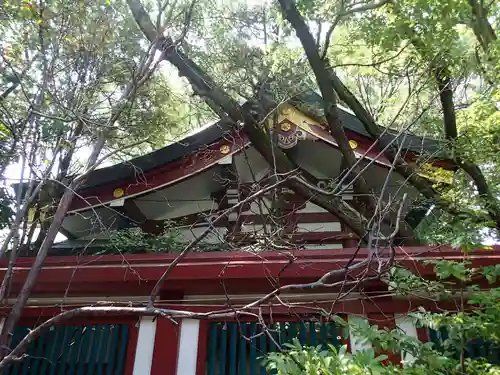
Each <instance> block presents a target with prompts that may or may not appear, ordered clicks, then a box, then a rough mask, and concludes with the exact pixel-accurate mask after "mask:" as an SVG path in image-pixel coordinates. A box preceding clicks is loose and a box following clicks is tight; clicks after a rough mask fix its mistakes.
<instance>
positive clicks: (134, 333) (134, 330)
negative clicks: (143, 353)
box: [123, 318, 139, 375]
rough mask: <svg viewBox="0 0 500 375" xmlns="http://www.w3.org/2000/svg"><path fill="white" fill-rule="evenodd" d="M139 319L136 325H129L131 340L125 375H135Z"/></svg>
mask: <svg viewBox="0 0 500 375" xmlns="http://www.w3.org/2000/svg"><path fill="white" fill-rule="evenodd" d="M137 322H138V319H137V318H136V319H135V322H134V323H131V324H129V334H128V335H129V336H128V337H129V338H128V346H127V354H126V359H125V371H124V372H123V374H124V375H133V372H134V361H135V350H136V349H137V337H138V336H139V328H138V324H137Z"/></svg>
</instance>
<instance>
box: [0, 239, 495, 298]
mask: <svg viewBox="0 0 500 375" xmlns="http://www.w3.org/2000/svg"><path fill="white" fill-rule="evenodd" d="M355 252H356V249H353V248H349V249H335V250H296V251H291V252H290V254H289V255H286V254H284V253H281V252H280V253H278V252H262V253H259V254H251V253H249V252H212V253H197V254H190V255H188V256H187V257H186V258H185V259H184V260H183V261H181V262H180V263H179V264H178V265H177V267H176V268H175V269H174V270H173V272H172V273H171V275H170V276H169V282H168V283H167V284H166V287H168V288H169V289H171V290H176V291H189V292H191V293H192V291H193V290H194V291H197V290H199V292H200V294H202V293H209V292H210V291H211V292H213V291H215V290H220V288H221V281H225V282H226V285H227V286H229V287H231V288H235V292H239V290H241V289H246V290H254V291H255V290H259V289H260V290H267V289H268V288H269V287H270V286H272V283H270V280H273V279H274V280H275V279H276V278H278V276H279V278H280V280H281V282H282V283H285V282H286V283H288V282H301V283H303V282H309V281H313V280H315V279H317V278H318V277H320V276H322V275H323V274H324V273H326V272H328V271H331V270H334V269H339V268H342V267H344V266H345V264H346V263H347V262H348V261H349V260H350V258H351V257H352V256H353V254H354V253H355ZM366 256H367V250H366V249H360V250H359V251H358V253H357V255H356V257H355V259H356V261H361V260H363V259H366ZM469 257H470V260H471V261H472V266H473V267H480V266H485V265H491V264H497V263H500V247H495V248H494V250H483V251H477V252H474V253H471V254H470V256H469ZM174 258H175V254H137V255H126V256H121V255H104V256H86V257H80V258H77V257H50V258H48V259H47V261H46V262H45V265H44V268H43V269H42V271H41V273H40V276H39V278H38V281H37V293H56V295H57V293H63V292H64V291H65V290H66V289H67V288H68V283H69V282H71V284H70V288H69V290H70V291H72V292H73V293H75V294H76V295H78V294H80V295H81V294H85V293H95V294H98V293H101V295H103V294H102V293H104V295H120V293H122V292H123V293H125V294H129V295H130V294H134V295H144V294H146V295H147V294H149V290H150V288H151V287H152V286H153V285H154V283H155V282H156V281H157V280H158V278H159V277H160V276H161V274H162V273H163V271H164V270H165V269H166V268H167V267H168V265H169V264H170V262H171V261H172V260H173V259H174ZM443 258H444V259H455V260H460V259H461V258H462V254H461V253H460V251H458V250H454V249H452V248H449V247H440V248H428V247H408V248H398V249H397V250H396V258H395V260H396V262H398V264H401V265H403V266H405V267H407V268H408V269H411V270H418V272H419V273H420V274H422V275H424V276H426V277H432V276H433V275H434V268H433V266H430V265H423V264H421V263H420V262H418V261H417V260H430V259H443ZM291 259H293V261H291ZM32 262H33V259H31V258H23V259H19V260H18V261H17V263H16V267H15V272H14V277H13V292H14V293H15V292H16V290H17V289H18V288H19V287H20V285H21V284H22V283H23V281H24V280H25V278H26V276H27V274H28V272H29V270H30V267H31V264H32ZM75 268H76V270H75ZM5 269H6V263H5V262H3V263H0V277H1V276H3V273H4V272H5ZM211 288H212V289H211ZM197 294H198V293H197Z"/></svg>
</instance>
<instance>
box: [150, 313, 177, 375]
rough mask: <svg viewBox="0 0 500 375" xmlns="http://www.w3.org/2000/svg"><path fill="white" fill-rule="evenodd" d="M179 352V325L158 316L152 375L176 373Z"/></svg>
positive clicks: (171, 374) (172, 374) (173, 374)
mask: <svg viewBox="0 0 500 375" xmlns="http://www.w3.org/2000/svg"><path fill="white" fill-rule="evenodd" d="M178 354H179V325H174V324H173V323H172V322H171V321H170V320H168V319H166V318H158V319H157V321H156V336H155V346H154V351H153V362H152V366H151V375H175V374H176V370H177V356H178Z"/></svg>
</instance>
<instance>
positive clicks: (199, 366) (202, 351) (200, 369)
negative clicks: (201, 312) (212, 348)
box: [196, 320, 210, 375]
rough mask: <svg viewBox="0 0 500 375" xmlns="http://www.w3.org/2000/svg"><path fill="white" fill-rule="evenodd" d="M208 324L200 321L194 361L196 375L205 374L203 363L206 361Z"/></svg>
mask: <svg viewBox="0 0 500 375" xmlns="http://www.w3.org/2000/svg"><path fill="white" fill-rule="evenodd" d="M209 326H210V322H208V321H206V320H201V321H200V334H199V336H198V360H197V361H196V375H204V374H205V363H206V360H207V340H208V329H209Z"/></svg>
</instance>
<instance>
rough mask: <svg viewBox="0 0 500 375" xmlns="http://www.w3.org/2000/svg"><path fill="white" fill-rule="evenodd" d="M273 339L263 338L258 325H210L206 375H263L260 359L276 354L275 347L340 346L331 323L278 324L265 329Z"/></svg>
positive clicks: (335, 328)
mask: <svg viewBox="0 0 500 375" xmlns="http://www.w3.org/2000/svg"><path fill="white" fill-rule="evenodd" d="M268 329H269V332H270V333H271V335H272V337H273V339H271V338H270V337H269V335H267V334H262V330H261V326H260V325H258V324H257V323H225V322H224V323H211V324H210V328H209V334H208V343H207V344H208V346H207V365H206V374H207V375H261V374H266V371H265V369H264V367H263V366H262V357H263V356H264V355H265V354H266V353H269V352H274V351H276V350H277V346H276V344H277V343H278V344H279V345H283V344H284V343H289V342H292V340H293V339H294V338H297V339H299V341H300V342H301V343H302V344H303V345H304V344H306V345H312V346H317V345H324V346H326V344H332V345H334V346H336V347H338V346H340V344H341V335H342V333H341V330H340V329H338V327H336V326H335V324H334V323H333V322H328V323H321V322H280V323H275V324H269V325H268Z"/></svg>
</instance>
